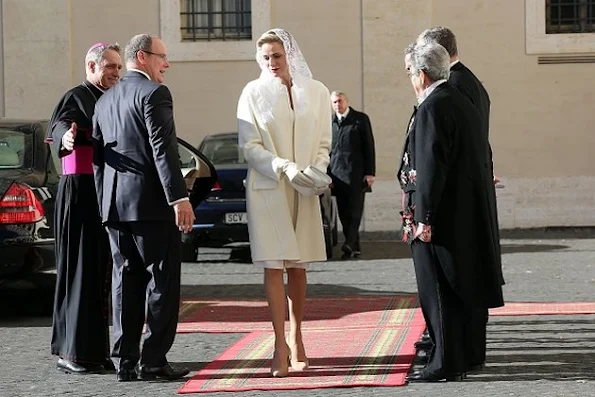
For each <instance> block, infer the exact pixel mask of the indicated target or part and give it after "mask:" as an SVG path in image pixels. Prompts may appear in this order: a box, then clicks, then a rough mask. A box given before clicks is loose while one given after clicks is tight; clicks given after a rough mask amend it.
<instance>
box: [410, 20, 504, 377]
mask: <svg viewBox="0 0 595 397" xmlns="http://www.w3.org/2000/svg"><path fill="white" fill-rule="evenodd" d="M417 41H418V43H428V42H436V43H438V44H440V45H441V46H443V47H444V48H445V49H446V51H447V52H448V55H449V56H450V77H449V79H448V83H449V84H451V85H452V86H454V87H455V88H456V89H457V90H459V92H461V93H462V94H463V95H465V97H466V98H467V99H469V100H470V101H471V103H473V105H474V106H475V108H476V109H477V111H478V113H479V116H480V120H481V133H482V134H483V135H484V137H485V140H486V141H487V142H488V144H487V148H486V149H487V150H488V151H489V159H490V162H489V165H490V170H491V172H492V174H493V172H494V170H493V162H492V148H491V146H490V144H489V126H490V96H489V95H488V92H487V90H486V89H485V87H484V86H483V84H482V83H481V81H480V80H479V79H478V78H477V77H476V76H475V74H473V72H472V71H471V70H470V69H469V68H467V67H466V66H465V65H464V64H463V63H462V62H461V61H460V60H459V51H458V47H457V40H456V37H455V35H454V33H453V32H452V31H451V30H450V29H448V28H446V27H443V26H438V27H434V28H431V29H427V30H425V31H423V32H422V33H421V34H420V35H419V37H418V40H417ZM497 181H498V178H496V177H495V176H494V183H496V182H497ZM488 204H489V209H490V214H491V216H492V218H493V219H494V220H493V222H492V225H493V229H492V235H493V239H494V240H496V241H498V242H499V241H500V231H499V225H498V209H497V203H496V190H495V186H493V187H492V188H491V189H490V194H489V203H488ZM495 248H496V250H497V256H496V258H497V261H495V262H494V266H495V268H494V269H493V271H494V272H495V273H493V274H494V275H495V277H497V278H498V279H499V280H500V282H501V284H502V285H504V277H503V274H502V262H501V259H500V244H499V243H498V244H496V245H495ZM466 318H467V323H466V327H465V343H466V349H465V355H466V356H467V361H468V370H469V371H478V370H481V369H482V368H483V366H484V363H485V360H486V326H487V322H488V308H487V307H483V308H473V307H468V308H467V313H466Z"/></svg>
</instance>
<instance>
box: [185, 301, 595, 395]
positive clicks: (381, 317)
mask: <svg viewBox="0 0 595 397" xmlns="http://www.w3.org/2000/svg"><path fill="white" fill-rule="evenodd" d="M306 310H307V311H306V316H305V317H306V318H305V321H304V324H303V329H304V343H305V345H306V349H307V351H308V356H309V358H310V369H308V370H307V371H305V372H290V374H289V376H288V377H286V378H277V379H276V378H272V377H270V375H269V372H268V371H269V368H270V364H271V358H272V355H273V333H272V330H271V324H270V320H269V312H268V307H267V303H266V302H265V301H262V300H260V301H256V300H254V301H233V300H184V301H183V302H182V305H181V307H180V321H179V324H178V332H234V333H238V332H246V333H248V334H247V335H246V336H245V337H243V338H242V339H241V340H239V341H238V342H236V343H235V344H234V345H233V346H231V347H230V348H229V349H228V350H226V351H225V352H224V353H223V354H222V355H221V356H219V357H218V358H217V359H215V360H214V361H212V362H211V363H209V364H208V365H207V366H206V367H205V368H203V369H202V370H200V371H198V372H197V373H196V374H195V375H194V376H193V377H192V378H191V379H190V380H189V381H187V382H186V383H185V384H184V385H183V386H182V387H181V388H180V389H179V390H178V393H181V394H183V393H207V392H219V391H233V392H238V391H248V390H295V389H315V388H326V387H356V386H400V385H404V384H405V376H406V375H407V373H408V371H409V369H410V367H411V364H412V361H413V359H414V356H415V349H414V347H413V344H414V342H416V341H417V340H418V339H419V337H420V335H421V333H422V332H423V330H424V328H425V323H424V320H423V316H422V314H421V310H420V309H419V308H418V303H417V297H416V296H415V295H389V296H387V295H384V296H374V295H371V296H349V297H316V298H310V299H308V302H307V305H306ZM559 314H595V302H582V303H560V302H549V303H543V302H511V303H507V304H506V305H505V306H504V307H501V308H497V309H491V310H490V315H492V316H526V315H559Z"/></svg>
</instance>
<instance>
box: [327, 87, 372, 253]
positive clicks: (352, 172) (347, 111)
mask: <svg viewBox="0 0 595 397" xmlns="http://www.w3.org/2000/svg"><path fill="white" fill-rule="evenodd" d="M331 102H332V106H333V109H334V111H335V115H334V116H333V120H332V122H333V143H332V148H331V153H330V164H329V174H330V176H331V178H332V180H333V194H334V195H335V196H336V198H337V209H338V212H339V219H340V220H341V225H342V226H343V234H344V235H345V243H344V244H343V245H342V246H341V250H342V251H343V256H342V257H341V258H342V259H349V258H352V257H355V258H358V257H359V256H360V254H361V247H360V241H359V226H360V223H361V220H362V215H363V212H364V198H365V193H366V192H368V191H371V188H372V185H373V184H374V175H375V173H376V155H375V149H374V135H373V134H372V125H371V123H370V119H369V118H368V116H367V115H366V114H365V113H362V112H358V111H357V110H355V109H353V108H352V107H350V106H349V100H348V98H347V96H346V95H345V93H343V92H340V91H333V93H332V94H331Z"/></svg>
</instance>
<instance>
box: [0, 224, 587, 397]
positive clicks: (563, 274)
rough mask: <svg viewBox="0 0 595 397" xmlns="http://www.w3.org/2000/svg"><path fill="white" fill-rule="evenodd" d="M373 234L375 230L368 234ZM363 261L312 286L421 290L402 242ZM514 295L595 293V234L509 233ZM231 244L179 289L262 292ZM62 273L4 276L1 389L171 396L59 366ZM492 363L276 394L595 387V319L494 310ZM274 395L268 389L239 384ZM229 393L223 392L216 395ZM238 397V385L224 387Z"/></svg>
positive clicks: (415, 396)
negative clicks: (55, 319) (379, 383)
mask: <svg viewBox="0 0 595 397" xmlns="http://www.w3.org/2000/svg"><path fill="white" fill-rule="evenodd" d="M367 237H368V238H372V239H375V238H377V237H378V236H372V237H370V236H367ZM363 253H364V256H363V258H362V260H358V261H348V262H340V261H331V262H327V263H321V264H314V265H312V267H311V269H310V271H309V273H308V277H309V295H310V296H315V295H356V294H387V293H395V292H415V290H416V288H415V278H414V274H413V266H412V263H411V259H410V258H409V256H410V255H409V249H408V247H407V246H406V245H404V244H403V243H400V242H396V241H394V240H393V241H378V240H375V241H373V242H372V241H368V242H365V243H364V245H363ZM503 253H504V256H503V259H504V273H505V277H506V281H507V285H506V286H505V297H506V300H507V301H508V302H523V301H524V302H526V301H533V302H550V301H559V302H590V301H595V239H593V238H584V239H581V238H576V236H572V238H570V239H563V238H548V239H536V238H534V239H509V240H503ZM227 257H228V254H227V252H226V251H214V250H211V251H207V250H204V252H201V254H200V259H201V262H199V263H188V264H184V266H183V278H182V284H183V287H182V292H183V295H184V296H185V297H194V298H200V297H204V298H207V297H209V298H213V297H215V298H223V297H225V298H242V297H262V296H263V288H262V274H261V271H260V270H258V269H256V268H254V267H253V266H252V265H251V264H249V263H236V262H229V261H227ZM53 278H54V276H53V275H52V274H44V275H42V276H41V277H36V278H32V279H29V280H18V281H16V280H15V281H11V282H5V283H3V284H2V285H0V302H2V303H1V310H0V357H1V360H0V396H2V397H13V396H31V397H33V396H43V397H50V396H76V397H79V396H122V395H126V396H132V397H137V396H138V397H140V396H143V397H144V396H173V395H175V391H176V390H177V388H178V387H179V386H180V385H181V383H180V382H173V383H158V382H156V383H152V382H134V383H117V382H116V381H115V376H114V375H113V374H110V375H89V376H84V377H81V376H76V375H65V374H62V373H59V372H58V371H57V370H56V368H55V364H56V360H55V358H54V357H52V356H50V354H49V341H50V333H51V329H50V325H51V296H52V284H53ZM241 336H242V335H240V334H198V333H193V334H181V335H178V336H177V338H176V342H175V344H174V346H173V348H172V350H171V352H170V354H169V356H168V358H169V360H170V361H171V362H172V363H173V364H174V365H182V366H186V367H189V368H190V369H191V370H192V371H197V370H198V369H200V368H201V367H203V366H204V365H206V364H207V363H208V362H210V361H211V360H213V359H215V358H216V357H217V356H218V355H219V354H221V353H222V352H223V351H224V350H225V349H226V348H227V347H229V346H230V345H231V344H232V343H233V342H234V341H236V340H238V339H239V338H240V337H241ZM488 343H489V346H488V365H487V367H486V369H485V371H484V372H483V373H481V374H479V375H472V376H469V377H468V378H467V379H466V380H465V381H463V382H453V383H441V384H413V385H408V386H405V387H398V388H374V387H369V388H343V389H318V390H307V391H284V392H278V391H276V392H273V393H274V395H280V396H288V397H290V396H298V395H299V396H322V395H325V396H327V395H333V396H341V397H342V396H345V397H348V396H356V395H357V396H363V397H371V396H393V395H403V396H412V397H421V396H437V395H440V396H444V397H455V396H456V397H471V396H474V397H475V396H537V395H538V396H540V397H548V396H595V316H593V315H585V316H521V317H492V318H491V319H490V324H489V327H488ZM231 394H233V395H240V394H241V395H242V396H245V397H252V396H265V395H267V396H270V395H273V394H272V393H271V392H246V393H231ZM220 395H222V394H220ZM225 395H226V396H227V395H230V393H227V394H225Z"/></svg>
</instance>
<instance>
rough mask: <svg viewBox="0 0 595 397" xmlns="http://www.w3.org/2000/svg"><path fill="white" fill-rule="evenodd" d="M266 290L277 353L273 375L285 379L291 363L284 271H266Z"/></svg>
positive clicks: (272, 367)
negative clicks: (286, 327)
mask: <svg viewBox="0 0 595 397" xmlns="http://www.w3.org/2000/svg"><path fill="white" fill-rule="evenodd" d="M264 289H265V291H266V294H267V300H268V302H269V311H270V313H271V321H272V323H273V330H274V331H275V353H274V354H273V363H272V365H271V375H273V376H274V377H283V376H287V373H288V372H289V363H288V362H287V357H288V355H289V352H288V351H287V343H286V342H285V303H286V302H287V298H286V296H285V285H284V283H283V269H264Z"/></svg>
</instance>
